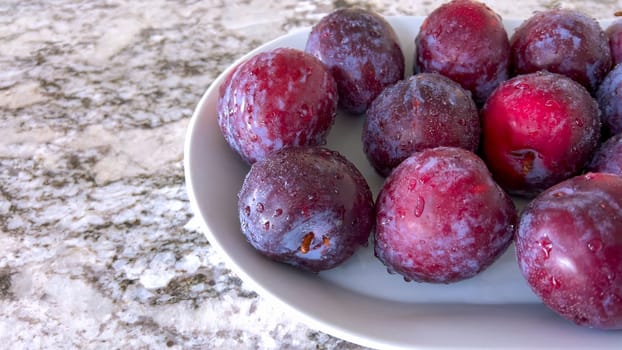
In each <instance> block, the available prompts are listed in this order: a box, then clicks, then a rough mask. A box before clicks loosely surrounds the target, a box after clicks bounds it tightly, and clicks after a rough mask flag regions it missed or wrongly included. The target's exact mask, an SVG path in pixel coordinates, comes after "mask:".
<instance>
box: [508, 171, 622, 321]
mask: <svg viewBox="0 0 622 350" xmlns="http://www.w3.org/2000/svg"><path fill="white" fill-rule="evenodd" d="M516 254H517V257H518V262H519V266H520V270H521V272H522V274H523V276H524V277H525V279H526V280H527V282H528V283H529V285H530V286H531V288H532V289H533V291H534V292H535V293H536V294H537V295H538V296H539V297H540V298H541V299H542V301H543V303H544V304H545V305H547V306H548V307H549V308H551V309H552V310H554V311H555V312H557V313H558V314H560V315H561V316H563V317H564V318H566V319H568V320H571V321H573V322H575V323H577V324H579V325H582V326H588V327H595V328H602V329H622V177H619V176H616V175H612V174H605V173H588V174H586V175H581V176H577V177H574V178H571V179H569V180H566V181H564V182H562V183H560V184H557V185H555V186H553V187H551V188H550V189H548V190H546V191H545V192H543V193H541V194H540V195H539V196H538V197H537V198H535V199H534V200H533V201H532V202H531V203H530V204H529V205H528V206H527V207H526V208H525V209H524V212H523V213H522V215H521V217H520V221H519V224H518V230H517V233H516Z"/></svg>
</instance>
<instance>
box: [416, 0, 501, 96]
mask: <svg viewBox="0 0 622 350" xmlns="http://www.w3.org/2000/svg"><path fill="white" fill-rule="evenodd" d="M415 46H416V60H415V70H416V71H417V72H437V73H440V74H442V75H445V76H447V77H449V78H451V79H452V80H454V81H456V82H458V83H459V84H460V85H462V87H464V88H465V89H467V90H469V91H471V93H472V94H473V99H474V100H475V102H476V103H477V104H478V105H480V106H481V105H483V104H484V102H486V99H487V98H488V96H489V95H490V94H491V93H492V91H493V90H494V89H495V88H496V87H497V86H498V85H499V84H500V83H501V82H502V81H504V80H506V79H508V77H509V66H510V43H509V40H508V35H507V32H506V31H505V28H504V27H503V23H502V22H501V17H499V15H497V14H496V13H495V12H494V11H493V10H491V9H490V8H488V7H487V6H486V5H484V4H483V3H480V2H477V1H471V0H454V1H451V2H449V3H446V4H444V5H442V6H440V7H438V8H437V9H436V10H434V11H433V12H432V13H431V14H430V15H429V16H428V17H427V18H426V19H425V21H424V22H423V24H422V26H421V29H420V31H419V34H418V35H417V38H416V39H415Z"/></svg>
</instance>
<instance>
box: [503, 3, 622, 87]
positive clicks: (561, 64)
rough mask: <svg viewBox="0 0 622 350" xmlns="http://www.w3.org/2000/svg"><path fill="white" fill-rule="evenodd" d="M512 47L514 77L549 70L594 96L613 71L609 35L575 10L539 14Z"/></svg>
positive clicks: (520, 31)
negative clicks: (572, 81) (601, 83)
mask: <svg viewBox="0 0 622 350" xmlns="http://www.w3.org/2000/svg"><path fill="white" fill-rule="evenodd" d="M510 44H511V46H512V49H511V50H512V67H513V70H514V74H526V73H533V72H537V71H540V70H547V71H549V72H552V73H559V74H562V75H565V76H567V77H569V78H571V79H573V80H575V81H577V82H579V83H580V84H581V85H583V86H585V87H586V88H587V89H588V90H589V91H590V92H592V93H594V92H596V89H597V88H598V85H600V82H601V81H602V80H603V79H604V78H605V75H606V74H607V72H609V70H610V69H611V50H610V48H609V40H608V39H607V36H606V35H605V32H604V31H603V30H602V28H601V27H600V25H599V24H598V22H596V21H595V20H594V19H592V18H590V17H588V16H586V15H585V14H583V13H580V12H576V11H572V10H564V9H556V10H548V11H542V12H537V13H536V14H535V15H533V16H532V17H530V18H529V19H527V20H526V21H525V22H523V23H522V24H521V26H520V27H518V28H517V29H516V31H515V32H514V35H512V38H511V40H510Z"/></svg>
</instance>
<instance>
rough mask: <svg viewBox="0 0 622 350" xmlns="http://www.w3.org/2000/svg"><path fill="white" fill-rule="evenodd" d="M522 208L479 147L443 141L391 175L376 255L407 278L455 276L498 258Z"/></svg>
mask: <svg viewBox="0 0 622 350" xmlns="http://www.w3.org/2000/svg"><path fill="white" fill-rule="evenodd" d="M515 224H516V209H515V207H514V204H513V202H512V201H511V200H510V198H509V197H508V196H507V195H506V194H505V192H503V190H502V189H501V188H500V187H499V186H498V185H497V184H496V183H495V182H494V181H493V179H492V176H491V175H490V173H489V172H488V170H487V169H486V165H485V164H484V162H483V161H482V160H481V159H480V158H479V157H477V156H476V155H475V154H474V153H472V152H470V151H467V150H464V149H461V148H455V147H437V148H430V149H425V150H423V151H421V152H418V153H414V154H413V155H412V156H410V157H409V158H407V159H406V160H404V161H403V162H402V163H401V164H400V165H398V166H397V168H395V169H394V170H393V172H392V173H391V175H389V177H388V178H387V180H386V182H385V183H384V185H383V187H382V189H381V191H380V194H379V196H378V200H377V202H376V233H375V235H374V242H375V245H374V249H375V254H376V257H377V258H378V259H380V261H382V262H383V263H384V264H385V265H386V266H387V268H388V270H389V271H390V272H397V273H399V274H401V275H402V276H404V278H405V279H406V280H415V281H422V282H434V283H451V282H456V281H459V280H463V279H466V278H470V277H472V276H474V275H476V274H478V273H479V272H481V271H483V270H484V269H485V268H486V267H488V266H489V265H491V264H492V263H493V262H494V261H495V260H496V259H497V258H498V257H499V256H500V255H501V254H502V253H503V252H504V251H505V250H506V248H507V247H508V245H509V244H510V242H511V241H512V236H513V234H514V225H515Z"/></svg>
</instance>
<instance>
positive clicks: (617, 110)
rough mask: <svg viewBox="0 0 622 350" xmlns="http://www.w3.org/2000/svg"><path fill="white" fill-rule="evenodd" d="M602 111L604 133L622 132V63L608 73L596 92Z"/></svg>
mask: <svg viewBox="0 0 622 350" xmlns="http://www.w3.org/2000/svg"><path fill="white" fill-rule="evenodd" d="M596 100H597V101H598V106H599V107H600V111H601V120H602V122H603V135H604V136H605V137H608V136H610V135H615V134H619V133H621V132H622V65H620V64H619V65H617V66H615V68H614V69H613V70H611V71H610V72H609V74H607V76H606V77H605V80H603V82H602V84H600V87H599V88H598V91H597V92H596Z"/></svg>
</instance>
